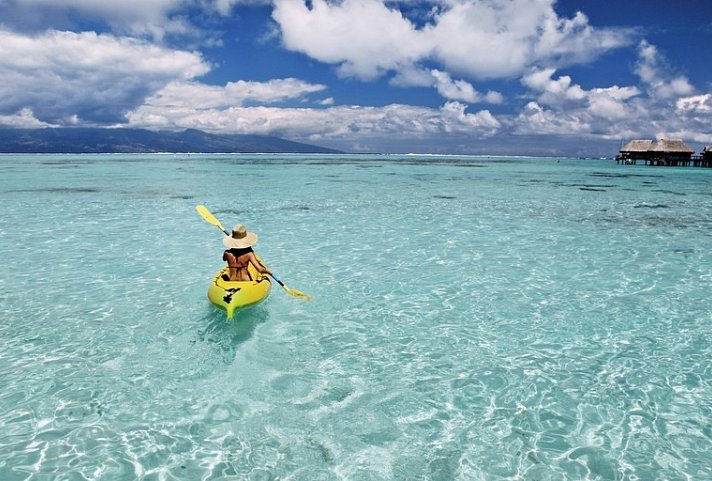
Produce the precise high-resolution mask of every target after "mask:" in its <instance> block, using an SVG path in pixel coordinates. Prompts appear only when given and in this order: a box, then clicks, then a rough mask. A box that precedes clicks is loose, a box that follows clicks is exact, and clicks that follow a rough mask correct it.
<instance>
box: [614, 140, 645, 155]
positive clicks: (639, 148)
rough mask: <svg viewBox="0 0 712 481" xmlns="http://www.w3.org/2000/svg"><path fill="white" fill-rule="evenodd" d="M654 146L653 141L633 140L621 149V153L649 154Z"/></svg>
mask: <svg viewBox="0 0 712 481" xmlns="http://www.w3.org/2000/svg"><path fill="white" fill-rule="evenodd" d="M652 146H653V141H652V140H631V141H630V142H628V143H627V144H625V146H624V147H623V148H621V153H623V152H647V151H649V150H650V149H651V147H652Z"/></svg>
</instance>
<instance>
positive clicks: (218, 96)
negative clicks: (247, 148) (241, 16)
mask: <svg viewBox="0 0 712 481" xmlns="http://www.w3.org/2000/svg"><path fill="white" fill-rule="evenodd" d="M325 88H326V86H324V85H321V84H310V83H308V82H304V81H303V80H299V79H295V78H286V79H274V80H269V81H267V82H248V81H244V80H238V81H237V82H228V83H227V84H226V85H225V86H224V87H221V86H217V85H206V84H202V83H199V82H185V81H175V82H171V83H169V84H168V85H166V86H165V87H164V88H162V89H161V90H160V91H158V92H156V93H155V94H154V95H152V96H151V97H150V98H148V99H147V100H146V105H148V106H152V107H158V108H171V109H182V108H183V109H185V108H187V109H196V110H207V109H225V108H228V107H235V106H241V105H243V104H245V103H249V102H255V103H268V104H269V103H275V102H280V101H283V100H288V99H295V98H300V97H304V96H305V95H308V94H310V93H314V92H320V91H322V90H324V89H325Z"/></svg>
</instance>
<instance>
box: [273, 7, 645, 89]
mask: <svg viewBox="0 0 712 481" xmlns="http://www.w3.org/2000/svg"><path fill="white" fill-rule="evenodd" d="M421 3H422V4H423V5H426V6H427V5H430V6H431V12H432V14H431V15H430V17H431V20H430V21H429V22H427V23H426V24H425V25H424V26H422V27H420V28H418V27H416V25H415V24H414V23H413V22H411V21H410V20H409V19H407V18H406V17H404V16H403V14H402V13H401V12H400V11H399V10H398V9H397V8H396V7H389V6H388V4H387V3H386V2H385V1H382V0H343V1H340V2H328V1H326V0H313V1H311V2H304V1H302V0H275V7H274V11H273V18H274V20H275V21H276V22H277V24H278V25H279V28H280V29H281V32H282V39H283V42H284V44H285V46H286V47H287V48H289V49H291V50H294V51H298V52H302V53H304V54H306V55H309V56H310V57H312V58H315V59H317V60H319V61H321V62H326V63H331V64H335V65H337V66H338V71H339V73H340V74H341V75H345V76H354V77H358V78H360V79H363V80H370V79H373V78H376V77H378V76H380V75H383V74H385V73H387V72H391V71H392V72H399V71H401V70H408V69H411V70H412V69H413V66H414V65H418V64H420V63H423V62H428V61H431V62H432V61H434V62H439V63H440V64H441V65H443V66H444V67H445V68H446V69H447V70H448V71H450V72H457V73H461V74H464V75H468V76H470V77H472V78H474V79H490V78H507V77H512V76H516V75H518V74H521V73H522V72H524V71H526V70H527V69H529V68H530V67H531V66H533V65H537V64H541V63H545V64H549V65H555V66H563V65H568V64H572V63H577V62H587V61H589V60H591V59H593V58H596V57H597V56H598V55H600V54H602V53H604V52H606V51H608V50H610V49H614V48H619V47H621V46H625V45H628V44H630V42H631V35H630V33H629V32H627V31H625V30H620V29H594V28H593V27H591V26H590V25H589V24H588V19H587V18H586V16H585V15H583V14H581V13H577V14H576V15H575V16H574V17H573V18H571V19H567V18H560V17H559V16H558V15H557V14H556V12H555V11H554V8H553V5H554V3H555V2H554V0H507V1H498V0H493V1H488V2H473V1H471V0H450V1H448V2H442V1H431V2H421Z"/></svg>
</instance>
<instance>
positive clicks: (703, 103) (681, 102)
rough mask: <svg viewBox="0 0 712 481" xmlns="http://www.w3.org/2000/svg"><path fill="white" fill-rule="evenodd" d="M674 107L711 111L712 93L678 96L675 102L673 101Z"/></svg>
mask: <svg viewBox="0 0 712 481" xmlns="http://www.w3.org/2000/svg"><path fill="white" fill-rule="evenodd" d="M675 108H676V109H678V110H681V111H692V112H701V113H708V112H712V94H704V95H693V96H692V97H682V98H679V99H677V102H675Z"/></svg>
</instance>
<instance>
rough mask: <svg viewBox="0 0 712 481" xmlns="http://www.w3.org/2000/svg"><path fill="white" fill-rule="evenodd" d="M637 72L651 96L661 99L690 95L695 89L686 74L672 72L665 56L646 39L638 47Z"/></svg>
mask: <svg viewBox="0 0 712 481" xmlns="http://www.w3.org/2000/svg"><path fill="white" fill-rule="evenodd" d="M635 72H636V74H637V75H638V76H639V77H640V80H641V81H642V82H643V83H644V84H645V85H646V86H647V87H648V90H649V91H650V94H651V96H653V97H656V98H659V99H670V98H674V97H680V96H683V95H690V94H692V93H693V92H694V90H695V89H694V87H693V86H692V85H691V84H690V82H689V80H688V79H687V77H685V76H684V75H672V74H670V73H669V67H668V66H667V61H666V60H665V58H664V57H663V56H662V55H661V54H660V52H658V49H657V48H656V47H655V46H654V45H652V44H650V43H648V42H646V41H643V42H641V43H640V45H639V47H638V62H637V64H636V68H635Z"/></svg>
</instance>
